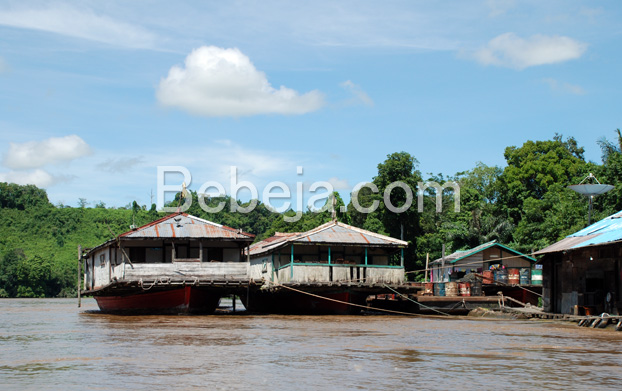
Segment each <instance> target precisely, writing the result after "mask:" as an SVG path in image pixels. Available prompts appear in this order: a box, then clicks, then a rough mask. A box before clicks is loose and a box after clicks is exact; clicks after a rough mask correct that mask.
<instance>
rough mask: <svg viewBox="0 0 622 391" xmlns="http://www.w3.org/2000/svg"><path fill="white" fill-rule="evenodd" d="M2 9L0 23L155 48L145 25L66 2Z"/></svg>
mask: <svg viewBox="0 0 622 391" xmlns="http://www.w3.org/2000/svg"><path fill="white" fill-rule="evenodd" d="M3 8H4V9H0V25H4V26H11V27H17V28H24V29H32V30H41V31H48V32H52V33H57V34H62V35H67V36H70V37H76V38H82V39H87V40H91V41H96V42H103V43H107V44H111V45H117V46H124V47H131V48H152V47H154V45H155V41H156V36H155V35H154V34H153V33H151V32H149V31H147V30H145V29H144V28H142V27H139V26H135V25H131V24H128V23H124V22H121V21H118V20H114V19H112V18H110V17H107V16H104V15H99V14H96V13H95V12H93V11H92V10H88V9H78V8H74V7H71V6H68V5H64V4H58V5H55V6H48V7H41V8H29V7H24V6H22V7H19V8H12V9H7V8H5V7H3Z"/></svg>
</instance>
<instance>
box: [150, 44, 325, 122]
mask: <svg viewBox="0 0 622 391" xmlns="http://www.w3.org/2000/svg"><path fill="white" fill-rule="evenodd" d="M156 96H157V99H158V101H159V102H160V103H161V104H162V105H164V106H170V107H177V108H180V109H182V110H186V111H188V112H190V113H192V114H197V115H203V116H208V117H220V116H232V117H241V116H250V115H257V114H304V113H309V112H312V111H315V110H318V109H319V108H321V107H322V106H323V105H324V98H323V96H322V94H321V93H320V92H319V91H316V90H314V91H310V92H307V93H305V94H299V93H298V92H297V91H295V90H292V89H290V88H287V87H284V86H281V87H280V88H279V89H276V88H274V87H272V86H271V85H270V83H269V82H268V79H267V78H266V75H265V73H263V72H261V71H258V70H257V69H256V68H255V66H254V65H253V63H252V62H251V61H250V59H249V58H248V57H247V56H246V55H245V54H243V53H242V52H241V51H240V50H239V49H237V48H233V49H223V48H219V47H215V46H203V47H200V48H198V49H195V50H193V51H192V53H190V54H189V55H188V57H186V61H185V64H184V66H183V67H181V66H173V67H172V68H171V69H170V70H169V73H168V76H167V77H166V78H164V79H162V80H161V81H160V85H159V86H158V88H157V91H156Z"/></svg>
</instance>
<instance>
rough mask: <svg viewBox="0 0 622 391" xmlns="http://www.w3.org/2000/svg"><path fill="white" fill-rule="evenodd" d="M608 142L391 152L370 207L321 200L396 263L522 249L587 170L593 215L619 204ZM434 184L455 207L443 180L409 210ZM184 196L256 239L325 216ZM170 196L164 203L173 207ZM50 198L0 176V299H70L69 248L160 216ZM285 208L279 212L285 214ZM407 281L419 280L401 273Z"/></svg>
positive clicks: (566, 208)
mask: <svg viewBox="0 0 622 391" xmlns="http://www.w3.org/2000/svg"><path fill="white" fill-rule="evenodd" d="M615 136H616V139H615V142H612V141H609V140H607V139H601V140H600V141H599V146H600V148H601V150H602V161H601V162H600V163H596V162H589V161H586V160H585V158H584V149H583V148H582V147H580V146H579V145H577V142H576V140H575V139H574V138H572V137H570V138H566V139H564V137H563V136H561V135H556V136H555V137H554V138H553V139H552V140H545V141H527V142H525V143H524V144H523V145H522V146H520V147H516V146H510V147H507V148H506V149H505V155H504V156H505V159H506V166H505V168H501V167H497V166H492V167H491V166H487V165H485V164H483V163H478V164H477V165H476V166H475V167H474V168H472V169H470V170H468V171H464V172H459V173H457V174H455V175H453V176H447V177H445V176H443V175H442V174H431V173H430V174H427V175H423V174H422V173H421V172H420V171H419V170H418V161H417V160H416V158H415V157H414V156H412V155H410V154H409V153H407V152H396V153H392V154H390V155H388V156H387V158H386V160H385V161H384V162H381V163H379V164H378V172H377V175H376V176H375V177H374V178H371V183H373V184H374V185H375V186H376V187H377V188H378V192H377V193H376V192H372V191H371V190H370V189H369V188H363V189H362V190H361V191H360V192H359V194H358V197H357V199H358V201H359V204H360V205H361V206H362V207H369V206H371V205H372V204H373V203H374V202H375V201H378V202H379V205H380V207H378V208H377V209H376V210H375V211H374V212H372V213H360V212H358V211H357V210H356V208H354V207H353V205H352V201H350V203H349V204H348V205H347V208H346V211H345V212H342V211H341V208H340V206H344V202H343V200H342V199H341V197H340V196H339V194H338V193H334V198H335V199H334V200H332V199H330V200H328V201H327V203H330V205H335V207H336V210H337V212H336V218H337V219H338V220H340V221H343V222H345V223H348V224H351V225H354V226H357V227H362V228H364V229H368V230H371V231H375V232H380V233H384V234H388V235H391V236H393V237H396V238H400V237H403V238H404V240H407V241H408V242H409V243H410V245H409V248H408V250H407V251H406V253H405V261H406V262H405V263H406V269H407V270H409V271H414V270H420V269H421V268H422V266H423V264H424V263H425V257H426V254H427V253H429V254H430V258H431V259H435V258H438V257H439V256H440V255H441V248H442V245H443V244H445V245H446V249H447V252H451V251H455V250H459V249H463V248H470V247H474V246H476V245H479V244H481V243H484V242H487V241H490V240H498V241H500V242H502V243H504V244H507V245H509V246H510V247H513V248H515V249H517V250H519V251H522V252H525V253H531V252H533V251H534V250H537V249H540V248H543V247H545V246H547V245H549V244H551V243H554V242H555V241H557V240H559V239H560V238H563V237H564V236H566V235H568V234H570V233H572V232H575V231H577V230H579V229H581V228H583V227H585V226H586V224H587V215H588V203H587V200H586V199H585V198H584V197H583V196H581V195H579V194H577V193H575V192H573V191H571V190H569V189H568V188H567V186H568V185H570V184H577V183H579V182H581V181H582V180H583V179H584V178H585V177H586V176H587V175H588V174H589V173H593V174H594V175H595V176H596V177H597V178H598V179H599V180H600V182H601V183H608V184H611V185H614V186H615V189H614V190H612V191H611V192H609V193H607V194H605V195H603V196H599V197H596V198H595V200H594V212H593V221H597V220H598V219H601V218H603V217H605V216H607V215H610V214H612V213H614V212H617V211H619V210H622V197H621V195H622V149H621V148H622V134H621V133H620V130H617V131H616V135H615ZM395 181H402V182H404V183H406V184H408V185H409V186H410V188H412V189H413V191H414V192H415V195H414V197H415V199H414V202H413V203H412V205H411V206H410V207H409V208H408V209H407V210H405V211H404V212H403V213H393V212H391V211H390V210H389V209H388V208H385V207H384V205H383V204H382V195H383V193H384V190H385V189H386V188H387V186H389V185H390V184H391V183H393V182H395ZM426 181H435V182H437V183H440V184H443V183H447V182H450V181H454V182H457V183H458V184H459V185H460V187H459V189H460V190H459V191H460V197H459V199H460V211H459V212H456V211H454V199H455V197H454V196H456V194H454V190H453V188H452V187H447V188H445V189H444V190H443V194H442V203H443V208H442V212H440V213H437V211H436V197H435V192H434V189H433V188H428V189H426V190H425V196H424V208H423V211H422V212H419V211H418V208H417V193H416V189H417V188H418V184H419V183H420V182H426ZM390 194H391V204H392V205H394V206H396V207H399V206H401V205H403V203H404V200H405V198H406V193H405V191H404V190H402V189H400V188H395V189H394V190H393V191H391V193H390ZM190 195H191V196H192V197H193V201H194V202H193V203H192V206H191V208H190V209H189V210H188V211H187V213H190V214H193V215H196V216H199V217H202V218H205V219H207V220H210V221H214V222H217V223H221V224H225V225H228V226H231V227H235V228H241V229H243V230H244V231H246V232H250V233H254V234H256V235H257V240H261V239H263V238H266V237H268V236H271V235H272V234H273V233H274V232H277V231H278V232H300V231H305V230H309V229H311V228H314V227H316V226H317V225H320V224H322V223H325V222H327V221H329V220H330V219H331V218H332V214H331V212H330V211H329V210H326V211H322V212H319V213H318V212H317V211H311V210H307V211H305V212H304V213H303V214H302V218H300V219H299V220H298V221H297V222H294V223H290V222H286V221H285V220H284V218H283V215H281V214H278V213H275V212H271V211H270V210H268V208H266V206H265V205H263V204H262V203H261V202H258V205H257V207H256V208H255V209H254V210H253V211H252V212H251V213H246V214H243V213H232V212H231V210H230V209H229V201H230V200H229V199H228V197H221V198H213V199H209V200H207V201H206V202H207V203H208V204H217V203H218V202H220V201H223V200H224V201H226V207H225V209H223V210H222V211H221V212H219V213H216V214H211V213H207V212H205V211H203V210H202V209H201V208H200V206H199V203H198V202H197V194H196V193H194V192H190ZM179 196H180V195H179V194H178V195H177V197H176V200H174V201H172V202H171V204H176V202H177V200H178V197H179ZM87 204H88V203H87V202H86V200H84V199H80V202H79V205H80V207H77V208H74V207H68V206H63V205H53V204H51V203H50V201H49V200H48V197H47V194H46V192H45V190H42V189H39V188H37V187H35V186H32V185H27V186H20V185H16V184H11V183H0V297H70V296H75V295H76V279H77V256H78V254H77V246H78V244H81V245H82V246H84V247H92V246H95V245H97V244H100V243H102V242H104V241H106V240H108V239H111V238H113V237H114V236H115V235H118V234H120V233H123V232H125V231H127V230H128V229H129V226H130V225H131V224H134V225H138V226H140V225H143V224H146V223H148V222H151V221H153V220H156V219H158V218H160V217H162V216H164V215H165V214H164V213H162V212H158V211H156V208H155V205H151V207H147V206H146V205H142V206H141V205H138V204H137V203H136V202H134V203H133V204H132V205H128V206H126V207H122V208H106V206H105V205H104V204H103V203H100V204H97V205H95V206H94V207H87ZM294 214H295V213H294V212H293V211H291V210H290V211H288V212H285V215H287V216H292V215H294ZM409 278H411V279H412V278H415V279H417V278H420V274H418V273H410V274H409Z"/></svg>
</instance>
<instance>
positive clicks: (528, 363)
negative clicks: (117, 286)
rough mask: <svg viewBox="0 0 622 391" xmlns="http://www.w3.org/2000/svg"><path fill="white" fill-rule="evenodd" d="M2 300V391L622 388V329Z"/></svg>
mask: <svg viewBox="0 0 622 391" xmlns="http://www.w3.org/2000/svg"><path fill="white" fill-rule="evenodd" d="M83 304H84V305H83V307H82V308H81V309H78V308H76V302H75V300H65V299H58V300H56V299H51V300H21V299H19V300H0V309H1V311H0V389H2V390H12V389H15V390H28V389H32V390H39V389H40V390H62V391H66V390H88V389H120V388H123V389H130V390H142V389H149V390H169V389H172V388H175V389H183V390H192V389H197V390H198V389H210V390H231V389H234V390H235V389H239V390H247V389H253V390H275V391H278V390H292V389H299V390H317V389H331V390H332V389H358V390H360V389H374V390H385V389H386V390H389V389H391V390H413V389H419V388H425V389H435V390H447V389H481V390H491V389H497V390H505V389H507V390H510V389H553V390H557V389H562V388H566V389H580V388H584V389H589V390H599V389H603V390H604V389H616V388H618V387H617V386H616V385H618V386H619V384H622V369H621V368H622V333H621V332H618V333H616V332H613V331H610V330H600V329H598V330H594V329H585V328H579V327H576V326H575V325H573V324H564V323H554V322H548V323H545V322H537V321H507V320H494V321H491V320H482V319H467V318H463V319H436V318H434V319H430V318H408V317H395V316H250V315H248V316H247V315H234V316H230V315H229V316H228V315H220V316H136V317H132V316H113V315H104V314H100V313H98V312H97V311H96V304H95V302H94V301H93V300H85V301H84V302H83Z"/></svg>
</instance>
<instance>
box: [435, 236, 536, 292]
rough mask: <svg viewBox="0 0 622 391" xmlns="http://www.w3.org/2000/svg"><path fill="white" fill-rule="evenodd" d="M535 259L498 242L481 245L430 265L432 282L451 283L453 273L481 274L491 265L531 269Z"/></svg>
mask: <svg viewBox="0 0 622 391" xmlns="http://www.w3.org/2000/svg"><path fill="white" fill-rule="evenodd" d="M535 262H536V259H535V258H532V257H530V256H528V255H525V254H523V253H520V252H518V251H516V250H513V249H511V248H509V247H508V246H505V245H503V244H501V243H498V242H497V241H494V240H493V241H492V242H488V243H484V244H480V245H479V246H477V247H474V248H471V249H468V250H458V251H456V252H454V253H452V254H450V255H447V256H445V257H444V258H442V257H441V258H438V259H435V260H434V261H432V262H431V263H430V266H429V267H430V269H432V273H431V275H432V281H433V282H442V281H449V275H450V274H452V273H456V272H457V273H469V272H475V273H481V272H482V271H484V270H488V269H489V268H490V266H491V265H503V266H505V267H506V268H531V266H532V265H533V264H534V263H535Z"/></svg>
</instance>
